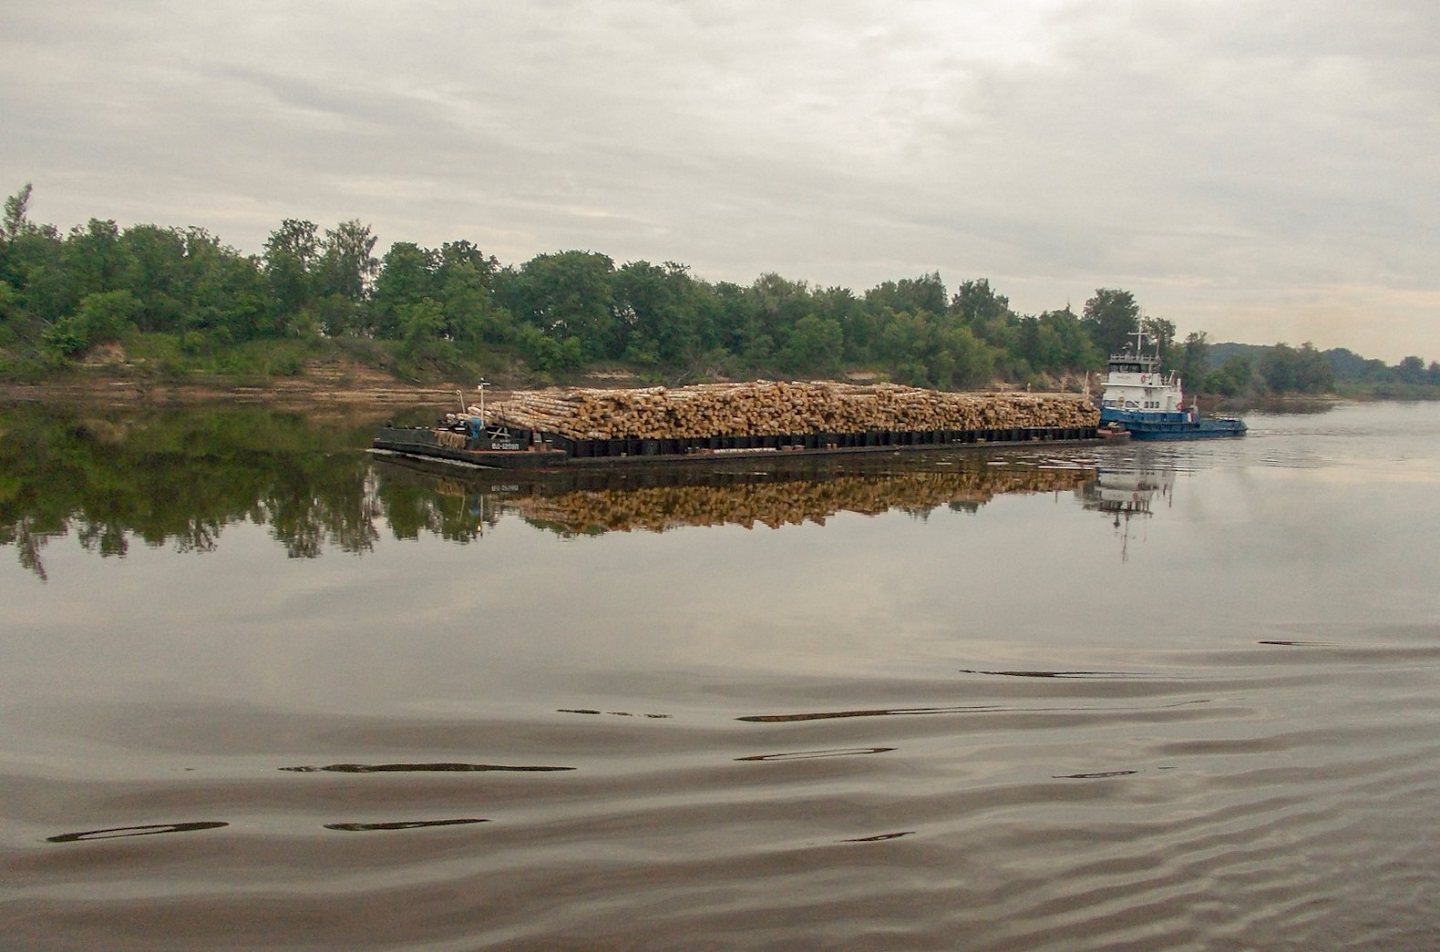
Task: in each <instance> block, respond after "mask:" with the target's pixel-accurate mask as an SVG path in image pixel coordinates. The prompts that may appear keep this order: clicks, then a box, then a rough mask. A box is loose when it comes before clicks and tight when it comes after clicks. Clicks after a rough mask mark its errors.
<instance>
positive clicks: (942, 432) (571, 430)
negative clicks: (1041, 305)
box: [372, 381, 1103, 469]
mask: <svg viewBox="0 0 1440 952" xmlns="http://www.w3.org/2000/svg"><path fill="white" fill-rule="evenodd" d="M1098 426H1099V415H1098V413H1096V412H1095V410H1094V408H1093V407H1092V406H1090V405H1088V404H1087V403H1086V402H1085V401H1084V400H1083V398H1082V397H1080V396H1078V395H1076V396H1073V397H1072V396H1070V395H1061V394H1028V393H1022V394H948V393H942V392H939V391H926V390H920V389H918V388H908V387H896V386H893V385H879V386H871V387H860V386H850V385H843V384H830V383H809V384H777V383H771V382H767V381H761V382H758V383H754V384H725V385H709V386H698V387H686V388H676V389H670V390H666V389H665V388H649V389H645V390H614V391H610V390H607V391H597V390H551V391H540V392H531V393H525V394H519V395H516V396H515V397H514V398H512V400H510V401H501V402H498V403H494V404H492V405H491V407H490V410H489V412H488V413H487V412H486V411H485V409H484V408H477V407H469V408H467V409H466V410H465V411H464V412H461V413H448V414H446V415H445V417H444V418H443V419H441V420H440V421H438V422H437V423H435V424H434V425H431V426H422V427H399V426H393V425H387V426H385V427H382V428H381V429H380V431H379V432H378V433H377V434H376V436H375V438H374V440H373V443H372V446H373V448H374V449H375V450H377V451H381V452H388V453H395V454H399V455H402V456H409V457H414V458H419V459H427V460H436V461H445V462H450V463H459V464H468V465H471V466H479V467H485V468H490V469H554V468H560V467H574V466H587V465H589V466H594V465H614V464H625V463H636V462H639V463H662V462H663V463H670V462H697V461H716V460H718V459H761V458H772V459H773V458H776V457H779V456H783V457H815V456H818V457H823V456H833V455H863V454H874V453H894V452H898V451H916V450H941V449H956V448H963V447H967V446H988V445H995V444H1016V443H1078V442H1086V441H1092V440H1097V439H1101V438H1103V436H1102V434H1101V433H1100V432H1099V431H1098Z"/></svg>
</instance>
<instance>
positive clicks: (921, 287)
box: [865, 271, 946, 314]
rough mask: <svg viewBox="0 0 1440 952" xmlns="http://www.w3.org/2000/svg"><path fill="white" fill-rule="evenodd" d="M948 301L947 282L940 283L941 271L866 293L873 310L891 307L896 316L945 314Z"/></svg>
mask: <svg viewBox="0 0 1440 952" xmlns="http://www.w3.org/2000/svg"><path fill="white" fill-rule="evenodd" d="M945 302H946V297H945V282H944V281H942V280H940V272H939V271H933V272H931V273H930V274H925V275H921V276H920V277H918V278H903V279H901V280H899V281H884V282H882V283H880V284H878V285H876V286H875V287H873V288H871V289H870V290H868V291H866V292H865V303H866V304H869V305H870V306H871V308H873V309H877V310H878V309H879V308H882V307H888V308H890V310H892V311H894V312H896V313H899V312H901V311H909V312H910V313H912V314H918V313H920V312H921V311H925V312H927V313H930V314H944V313H945Z"/></svg>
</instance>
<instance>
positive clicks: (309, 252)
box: [264, 218, 320, 327]
mask: <svg viewBox="0 0 1440 952" xmlns="http://www.w3.org/2000/svg"><path fill="white" fill-rule="evenodd" d="M264 262H265V278H266V281H267V283H268V284H269V286H270V302H271V306H272V308H273V311H274V317H275V322H274V323H275V325H276V326H277V327H279V326H285V324H286V322H288V321H290V320H292V319H294V318H295V317H297V316H299V315H300V313H301V312H302V311H306V310H309V309H310V308H311V307H313V306H314V303H315V299H316V296H317V295H316V291H317V287H316V270H317V269H318V267H319V264H320V233H319V229H318V227H317V226H316V225H315V223H314V222H310V221H301V220H299V219H294V218H287V219H285V220H284V221H283V222H281V223H280V227H279V228H277V229H276V230H275V231H273V232H271V233H270V237H269V238H268V239H266V241H265V254H264Z"/></svg>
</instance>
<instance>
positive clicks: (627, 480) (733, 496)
mask: <svg viewBox="0 0 1440 952" xmlns="http://www.w3.org/2000/svg"><path fill="white" fill-rule="evenodd" d="M711 459H712V462H711V463H710V464H709V465H692V466H678V467H677V466H671V465H668V464H662V465H655V466H646V465H643V464H637V465H631V466H622V467H605V466H588V467H584V466H582V467H573V468H563V469H556V470H549V471H546V470H531V471H515V470H511V471H507V472H501V471H496V470H486V469H476V468H458V469H457V468H456V467H453V466H445V465H442V464H438V463H436V462H434V461H432V460H426V459H417V458H413V457H410V458H407V457H382V458H380V459H379V460H377V461H376V471H377V473H378V474H379V475H380V477H381V479H382V485H384V486H385V487H387V490H386V491H387V492H389V493H392V494H393V493H396V492H397V491H399V489H400V487H402V486H404V487H411V488H412V489H415V490H420V491H421V492H423V493H425V494H426V495H427V496H429V495H431V494H433V496H431V499H432V504H434V505H446V503H445V502H444V500H447V499H448V500H453V501H454V502H455V503H458V504H459V505H458V508H455V510H454V511H455V512H456V513H457V514H458V513H460V512H468V513H470V514H471V515H472V517H475V518H480V519H482V520H483V521H491V520H493V519H495V518H498V516H499V515H500V514H501V513H510V514H513V515H517V516H519V517H521V518H522V519H524V520H525V521H527V522H529V523H530V524H532V525H534V526H537V527H539V528H544V529H548V530H550V531H553V532H556V533H558V534H561V535H566V536H573V535H582V534H596V533H601V532H615V531H621V532H630V531H637V530H639V531H649V532H663V531H666V530H668V529H672V528H676V527H679V526H720V525H731V526H744V527H746V528H754V527H756V526H761V525H763V526H769V527H771V528H776V527H779V526H782V525H799V524H802V523H806V522H810V523H817V524H824V523H825V521H826V520H827V519H828V518H829V517H831V516H835V515H837V514H840V513H855V514H862V515H878V514H881V513H884V512H887V511H890V510H896V509H899V510H903V511H906V512H910V513H912V514H916V515H923V514H925V513H929V512H931V511H933V510H935V509H939V508H948V509H952V510H958V511H965V512H975V511H978V510H979V508H980V507H982V506H984V505H985V504H986V503H987V502H989V501H990V500H991V499H992V498H994V497H995V496H997V495H1005V494H1028V493H1055V492H1062V491H1073V492H1079V491H1080V489H1081V486H1082V484H1083V483H1085V482H1086V481H1087V480H1089V479H1091V478H1092V477H1093V476H1094V469H1093V468H1092V467H1091V466H1090V465H1088V464H1085V463H1071V462H1065V463H1063V464H1061V465H1056V464H1055V463H1054V461H1049V462H1040V461H1030V462H1021V461H1009V462H1007V463H1006V465H996V462H997V460H996V459H995V458H994V457H993V456H991V455H990V454H982V455H972V454H965V455H963V456H961V455H956V456H950V457H937V456H934V455H926V454H907V455H902V456H895V455H887V456H874V455H871V456H864V455H861V456H849V457H841V458H838V459H836V458H829V457H819V456H812V457H804V456H798V457H797V456H788V455H787V456H776V455H774V454H772V455H771V457H769V458H768V459H766V460H759V461H757V460H754V459H749V460H743V459H730V458H727V457H712V458H711ZM460 500H463V503H460V502H459V501H460ZM486 514H488V515H489V519H485V517H486Z"/></svg>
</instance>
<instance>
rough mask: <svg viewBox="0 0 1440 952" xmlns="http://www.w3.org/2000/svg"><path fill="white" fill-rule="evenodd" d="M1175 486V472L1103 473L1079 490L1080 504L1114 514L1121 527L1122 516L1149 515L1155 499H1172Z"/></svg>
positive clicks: (1135, 471)
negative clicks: (1171, 494) (1169, 497)
mask: <svg viewBox="0 0 1440 952" xmlns="http://www.w3.org/2000/svg"><path fill="white" fill-rule="evenodd" d="M1174 485H1175V474H1174V473H1173V472H1165V473H1157V472H1155V471H1154V470H1120V471H1105V470H1101V471H1100V472H1099V473H1097V474H1096V478H1095V479H1093V480H1091V481H1090V482H1088V483H1086V484H1085V485H1084V486H1082V487H1080V490H1079V493H1080V502H1081V505H1083V506H1084V507H1085V508H1086V509H1096V510H1099V511H1100V512H1108V513H1113V514H1114V516H1115V519H1116V525H1117V526H1118V525H1119V520H1120V519H1121V518H1122V517H1123V518H1126V519H1128V518H1130V517H1131V516H1133V515H1142V516H1148V515H1150V514H1151V511H1152V510H1151V505H1152V504H1153V503H1154V501H1155V497H1156V496H1160V497H1162V498H1163V497H1166V496H1169V495H1170V489H1171V488H1172V487H1173V486H1174Z"/></svg>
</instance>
